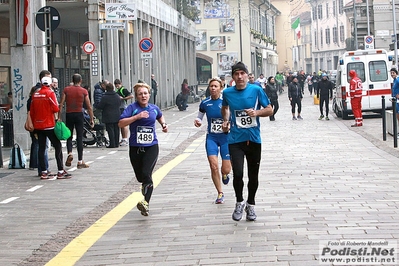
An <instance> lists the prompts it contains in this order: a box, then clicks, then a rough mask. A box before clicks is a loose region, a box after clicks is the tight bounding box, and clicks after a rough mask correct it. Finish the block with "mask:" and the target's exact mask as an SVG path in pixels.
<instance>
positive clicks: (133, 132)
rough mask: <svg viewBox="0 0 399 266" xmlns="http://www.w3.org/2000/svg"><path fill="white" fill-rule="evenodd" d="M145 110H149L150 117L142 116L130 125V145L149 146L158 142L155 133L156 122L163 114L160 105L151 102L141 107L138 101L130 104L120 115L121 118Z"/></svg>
mask: <svg viewBox="0 0 399 266" xmlns="http://www.w3.org/2000/svg"><path fill="white" fill-rule="evenodd" d="M143 111H147V112H148V114H149V117H148V118H142V119H139V120H136V121H134V122H133V123H131V124H130V125H129V130H130V138H129V146H135V147H148V146H152V145H155V144H158V139H157V135H156V133H155V122H156V121H157V119H159V118H160V117H161V116H162V112H161V109H159V107H158V106H156V105H154V104H151V103H149V104H148V106H147V107H144V108H143V107H141V106H140V105H139V104H138V103H137V102H134V103H131V104H129V105H128V106H127V107H126V109H125V110H124V111H123V113H122V114H121V116H120V119H123V118H128V117H132V116H134V115H137V114H139V113H141V112H143Z"/></svg>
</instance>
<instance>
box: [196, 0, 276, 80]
mask: <svg viewBox="0 0 399 266" xmlns="http://www.w3.org/2000/svg"><path fill="white" fill-rule="evenodd" d="M196 2H197V7H198V9H199V10H200V18H199V20H198V21H197V22H196V29H197V34H196V52H197V75H198V76H197V79H198V84H200V85H204V86H205V85H206V84H207V83H208V80H209V79H210V78H211V77H214V76H222V75H225V76H226V75H227V77H228V75H229V74H230V73H231V66H232V65H233V64H235V63H236V62H238V61H242V62H244V63H245V64H246V65H247V66H248V69H249V71H250V72H252V73H254V75H255V76H259V75H260V74H264V75H265V76H270V75H275V73H276V71H277V69H278V55H277V53H276V47H277V46H278V44H277V41H276V26H275V24H276V17H277V16H279V14H280V12H279V11H278V10H277V9H276V8H275V7H274V6H273V5H272V4H271V3H270V2H269V1H259V0H258V1H243V0H222V1H213V0H205V1H196Z"/></svg>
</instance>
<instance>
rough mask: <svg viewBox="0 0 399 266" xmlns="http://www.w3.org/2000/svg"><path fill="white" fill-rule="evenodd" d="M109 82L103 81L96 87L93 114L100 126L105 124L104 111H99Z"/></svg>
mask: <svg viewBox="0 0 399 266" xmlns="http://www.w3.org/2000/svg"><path fill="white" fill-rule="evenodd" d="M108 83H109V82H108V80H103V81H100V82H98V83H97V84H96V85H94V92H93V98H94V101H93V114H94V116H95V117H96V118H97V119H98V122H99V123H100V124H102V123H103V114H102V112H103V111H102V110H101V109H98V107H97V106H98V104H99V103H100V101H101V98H102V97H103V95H104V93H105V86H106V85H107V84H108Z"/></svg>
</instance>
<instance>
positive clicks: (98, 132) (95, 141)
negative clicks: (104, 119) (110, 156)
mask: <svg viewBox="0 0 399 266" xmlns="http://www.w3.org/2000/svg"><path fill="white" fill-rule="evenodd" d="M83 117H84V123H83V146H85V147H87V146H91V145H96V146H97V147H103V146H108V145H109V141H108V139H107V138H106V137H105V134H104V130H105V125H104V124H94V127H93V128H91V126H90V116H89V114H88V113H87V111H86V110H84V111H83ZM95 120H96V119H95ZM72 145H73V146H74V147H76V146H77V144H76V140H74V141H72Z"/></svg>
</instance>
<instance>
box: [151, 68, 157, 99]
mask: <svg viewBox="0 0 399 266" xmlns="http://www.w3.org/2000/svg"><path fill="white" fill-rule="evenodd" d="M151 90H152V97H153V99H154V104H156V103H157V94H158V82H157V81H156V80H155V75H154V74H151Z"/></svg>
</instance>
